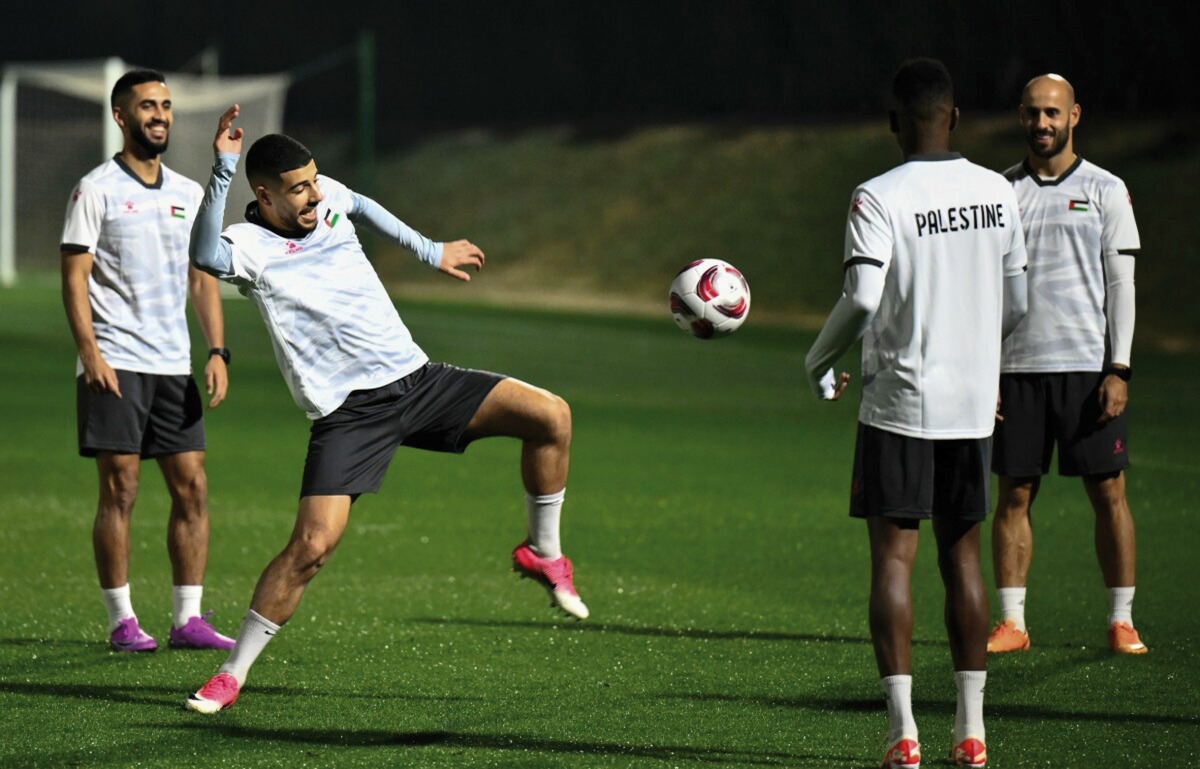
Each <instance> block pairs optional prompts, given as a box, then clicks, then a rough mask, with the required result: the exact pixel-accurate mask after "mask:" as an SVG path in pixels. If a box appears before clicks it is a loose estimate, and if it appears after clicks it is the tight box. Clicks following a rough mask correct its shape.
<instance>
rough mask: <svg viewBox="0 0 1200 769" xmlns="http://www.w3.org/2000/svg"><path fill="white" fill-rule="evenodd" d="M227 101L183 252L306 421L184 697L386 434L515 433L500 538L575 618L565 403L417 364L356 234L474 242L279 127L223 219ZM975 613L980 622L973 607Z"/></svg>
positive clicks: (325, 531)
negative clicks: (247, 571)
mask: <svg viewBox="0 0 1200 769" xmlns="http://www.w3.org/2000/svg"><path fill="white" fill-rule="evenodd" d="M238 114H239V109H238V107H237V105H234V106H233V107H230V108H229V110H227V111H226V112H225V114H224V115H222V116H221V118H220V121H219V123H218V128H217V135H216V138H215V139H214V141H213V149H214V150H215V152H216V163H215V165H214V166H213V172H212V176H211V178H210V180H209V183H208V189H207V191H206V192H205V196H204V202H203V204H202V205H201V208H200V213H199V214H198V215H197V217H196V224H195V225H194V227H193V231H192V243H191V247H190V253H191V256H192V264H194V265H195V266H197V267H199V268H201V269H203V270H205V271H206V272H209V273H210V274H212V275H215V276H217V277H219V278H220V279H221V280H224V281H227V282H229V283H231V284H233V285H235V286H237V288H238V290H239V291H241V292H242V293H243V294H244V295H245V296H247V297H248V298H249V299H250V300H251V301H252V302H253V303H254V305H255V306H256V307H258V309H259V312H260V313H261V315H262V318H263V322H264V324H265V325H266V327H267V332H268V334H269V335H270V337H271V344H272V347H273V348H274V350H275V360H276V362H277V363H278V364H279V370H280V373H281V374H283V377H284V379H285V380H286V382H287V385H288V388H289V389H290V390H291V393H292V398H293V400H295V402H296V405H297V406H299V407H300V408H302V409H303V410H304V411H305V412H306V413H307V414H308V418H309V419H311V420H312V430H311V434H310V436H309V441H308V456H307V458H306V459H305V463H304V475H303V479H302V481H301V484H300V505H299V510H298V511H297V514H296V522H295V525H294V527H293V529H292V535H291V538H290V540H289V541H288V543H287V545H286V546H285V547H284V549H283V551H282V552H280V553H279V555H277V556H276V557H275V558H274V560H272V561H271V562H270V563H269V564H268V565H267V567H266V569H265V570H264V571H263V573H262V576H261V577H260V578H259V581H258V585H257V586H256V587H255V590H254V596H253V598H252V599H251V603H250V610H249V611H248V612H246V617H245V619H244V621H243V622H242V626H241V630H240V631H239V632H238V637H237V645H236V646H235V647H234V649H233V651H232V652H231V653H230V655H229V659H228V660H226V661H225V663H224V664H223V665H221V667H220V669H219V670H218V671H217V674H216V675H214V676H213V677H212V678H211V679H209V681H208V682H207V683H206V684H204V686H202V687H201V688H200V690H199V691H197V692H196V693H195V694H192V695H191V696H190V697H188V699H187V703H186V704H187V707H188V708H190V709H192V710H195V711H198V712H201V713H215V712H217V711H219V710H222V709H224V708H228V707H230V706H232V705H233V704H234V702H235V701H236V700H237V698H238V695H239V693H240V692H241V690H242V687H243V686H244V685H245V683H246V677H247V675H248V674H249V671H250V667H251V665H253V664H254V661H255V660H256V658H257V657H258V655H259V654H260V653H261V652H262V651H263V649H264V648H266V645H267V643H268V642H269V641H270V640H271V639H272V638H273V637H274V636H275V634H276V633H277V632H278V631H279V629H280V627H281V626H282V625H283V624H284V623H286V622H287V621H288V620H289V619H290V618H291V617H292V615H293V613H294V612H295V611H296V607H297V605H298V604H299V603H300V598H301V596H303V594H304V591H305V589H306V588H307V586H308V584H309V582H311V580H312V579H313V578H314V577H315V576H316V575H317V573H318V572H319V571H320V570H321V569H322V567H323V566H324V565H325V563H326V562H327V561H328V560H329V558H330V556H331V555H332V554H333V551H334V548H336V547H337V545H338V542H339V541H340V540H341V537H342V535H343V534H344V533H345V530H346V524H347V522H348V521H349V518H350V510H351V506H352V505H353V504H354V501H355V500H356V499H357V498H358V497H359V495H361V494H369V493H374V492H376V491H378V490H379V488H380V486H381V485H382V483H383V478H384V475H385V473H386V472H387V468H388V465H389V464H390V463H391V461H392V457H393V455H394V454H395V452H396V449H397V448H398V447H400V446H406V447H409V448H417V449H425V450H427V451H445V452H453V453H462V452H464V451H466V449H467V447H468V446H469V445H470V444H471V443H472V442H473V441H475V440H477V439H480V438H488V437H491V436H506V437H512V438H517V439H519V440H520V441H521V444H522V445H521V462H520V475H521V482H522V485H523V486H524V489H525V495H524V496H525V499H524V502H525V512H526V523H527V532H528V538H527V539H526V540H524V541H523V542H521V543H520V544H518V545H517V546H516V548H515V549H514V550H513V553H512V563H513V570H514V571H516V572H517V573H519V574H521V575H522V576H524V577H528V578H531V579H533V580H535V581H536V582H538V583H540V584H541V585H542V587H544V588H545V589H546V590H547V592H549V593H550V597H551V601H552V605H553V606H556V607H558V608H559V609H561V610H562V611H563V612H565V613H566V614H568V615H570V616H572V617H574V618H576V619H586V618H587V616H588V613H589V612H588V607H587V605H586V604H584V602H583V600H582V599H581V598H580V597H579V593H578V592H577V591H576V590H575V585H574V579H573V576H572V575H573V568H572V564H571V561H570V560H569V559H568V558H567V557H566V556H565V555H563V553H562V547H561V543H560V536H559V520H560V517H561V512H562V506H563V499H564V495H565V494H566V482H567V470H568V465H569V464H570V449H571V411H570V408H569V407H568V406H567V403H566V401H564V400H563V399H562V398H560V397H558V396H557V395H554V394H553V393H550V392H548V391H546V390H543V389H541V388H539V387H534V386H532V385H529V384H526V383H524V382H520V381H517V380H516V379H513V378H511V377H506V376H503V375H500V374H494V373H492V372H489V371H477V370H471V369H462V368H458V367H456V366H451V365H448V364H445V363H435V362H431V361H430V360H429V357H428V356H427V355H426V354H425V353H424V351H422V350H421V348H420V347H419V346H417V344H416V343H415V342H414V341H413V338H412V335H411V334H410V333H409V331H408V329H407V328H406V327H405V325H404V322H403V321H402V320H401V319H400V316H399V314H398V313H397V312H396V306H395V304H393V303H392V300H391V298H390V297H389V296H388V293H387V291H386V290H385V289H384V287H383V283H382V282H381V281H380V279H379V276H378V275H377V274H376V272H375V268H374V267H373V266H372V265H371V262H370V261H368V260H367V258H366V255H365V254H364V253H363V248H362V244H361V243H360V242H359V236H358V232H359V228H360V227H361V228H366V229H370V230H372V231H374V232H376V233H378V234H380V235H383V236H384V237H386V238H387V239H388V240H389V241H390V242H392V243H394V244H396V245H399V246H403V247H405V248H406V249H408V250H410V251H412V252H413V253H414V254H416V256H417V257H418V258H419V259H420V260H421V261H423V262H424V263H426V264H427V265H429V266H430V267H433V268H436V269H438V270H439V271H441V272H443V273H445V274H446V275H449V276H451V277H454V278H457V279H459V280H464V281H466V280H470V275H469V274H468V273H467V272H466V270H468V269H471V270H476V271H478V270H479V269H481V268H482V267H483V262H484V255H483V251H481V250H480V249H479V248H478V247H477V246H475V245H474V244H472V243H470V242H468V241H466V240H457V241H452V242H447V243H435V242H433V241H431V240H429V239H428V238H426V237H425V236H423V235H421V234H420V233H419V232H417V231H416V230H414V229H412V228H411V227H409V226H408V225H406V224H405V223H404V222H402V221H400V220H399V219H397V218H396V217H395V216H393V215H392V214H391V213H389V212H388V211H387V210H386V209H384V208H383V206H381V205H379V204H378V203H376V202H375V201H373V200H371V199H370V198H367V197H365V196H363V195H360V194H358V193H357V192H354V191H353V190H351V189H349V188H348V187H346V186H345V185H343V184H341V183H339V182H338V181H337V180H335V179H332V178H330V177H328V176H325V175H323V174H320V173H319V172H318V171H317V163H316V161H315V160H314V159H313V156H312V153H311V152H309V151H308V149H307V148H306V147H305V146H304V145H303V144H301V143H300V142H298V141H296V140H295V139H292V138H291V137H288V136H284V135H282V134H269V135H267V136H263V137H260V138H259V139H258V140H257V141H255V142H254V144H253V145H252V146H251V147H250V150H249V152H247V153H246V178H247V180H248V181H249V183H250V188H251V190H253V193H254V199H253V200H252V201H251V202H250V204H249V205H248V206H247V207H246V213H245V218H246V221H245V222H240V223H238V224H234V225H232V226H230V227H228V228H226V229H225V230H224V232H222V231H221V220H222V214H223V212H224V209H225V200H226V197H227V196H228V193H229V184H230V182H231V181H232V179H233V176H234V172H235V170H236V167H237V161H238V157H239V156H240V155H241V150H242V129H240V128H238V129H232V125H233V121H234V120H235V119H236V118H237V116H238ZM984 623H985V624H984V633H985V634H986V632H987V625H986V616H985V618H984Z"/></svg>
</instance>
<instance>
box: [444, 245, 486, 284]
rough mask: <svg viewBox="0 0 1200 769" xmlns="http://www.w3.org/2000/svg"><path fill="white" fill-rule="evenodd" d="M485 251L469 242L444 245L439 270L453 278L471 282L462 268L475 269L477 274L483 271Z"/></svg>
mask: <svg viewBox="0 0 1200 769" xmlns="http://www.w3.org/2000/svg"><path fill="white" fill-rule="evenodd" d="M483 260H484V256H483V251H481V250H480V249H479V246H477V245H475V244H474V243H472V242H471V241H469V240H455V241H452V242H450V243H444V244H442V263H441V264H440V265H438V269H439V270H441V271H442V272H444V273H446V274H447V275H449V276H450V277H452V278H458V279H459V280H466V281H469V280H470V279H471V276H470V275H468V274H467V273H466V272H465V271H464V270H462V269H461V268H463V267H467V268H470V267H474V268H475V272H479V271H480V270H482V269H483Z"/></svg>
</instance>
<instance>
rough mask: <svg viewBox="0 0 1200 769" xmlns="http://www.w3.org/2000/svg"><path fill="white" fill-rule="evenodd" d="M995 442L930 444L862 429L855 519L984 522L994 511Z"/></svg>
mask: <svg viewBox="0 0 1200 769" xmlns="http://www.w3.org/2000/svg"><path fill="white" fill-rule="evenodd" d="M991 451H992V439H991V438H990V437H988V438H958V439H950V440H930V439H926V438H911V437H909V436H906V435H899V434H897V433H893V432H888V431H887V430H880V429H879V428H877V427H871V426H869V425H864V424H862V423H861V422H860V423H859V425H858V440H857V441H856V443H855V445H854V476H853V479H852V480H851V483H850V515H852V516H853V517H855V518H873V517H876V516H883V517H885V518H900V519H906V520H909V521H912V522H914V524H915V522H916V521H920V520H927V519H930V518H939V519H953V520H962V521H982V520H983V519H984V518H986V517H987V513H988V510H989V509H990V508H991V499H990V486H989V483H990V481H991V474H990V473H989V472H988V461H989V459H990V458H991Z"/></svg>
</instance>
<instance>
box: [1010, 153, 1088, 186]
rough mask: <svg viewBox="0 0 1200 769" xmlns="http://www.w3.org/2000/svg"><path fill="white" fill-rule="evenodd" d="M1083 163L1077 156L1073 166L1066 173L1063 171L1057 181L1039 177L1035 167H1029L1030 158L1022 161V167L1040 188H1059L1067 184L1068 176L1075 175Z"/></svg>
mask: <svg viewBox="0 0 1200 769" xmlns="http://www.w3.org/2000/svg"><path fill="white" fill-rule="evenodd" d="M1082 162H1083V158H1081V157H1079V156H1078V155H1076V156H1075V162H1074V163H1072V164H1071V167H1070V168H1068V169H1067V170H1066V171H1063V173H1062V176H1059V177H1058V178H1057V179H1043V178H1042V177H1040V176H1038V174H1037V171H1034V170H1033V166H1031V165H1029V158H1028V157H1026V158H1025V159H1024V160H1022V161H1021V167H1022V168H1024V169H1025V174H1026V175H1027V176H1028V177H1029V178H1030V179H1033V183H1034V184H1036V185H1037V186H1039V187H1057V186H1058V185H1060V184H1062V183H1063V182H1065V181H1066V180H1067V177H1068V176H1070V175H1071V174H1073V173H1075V169H1076V168H1079V164H1080V163H1082Z"/></svg>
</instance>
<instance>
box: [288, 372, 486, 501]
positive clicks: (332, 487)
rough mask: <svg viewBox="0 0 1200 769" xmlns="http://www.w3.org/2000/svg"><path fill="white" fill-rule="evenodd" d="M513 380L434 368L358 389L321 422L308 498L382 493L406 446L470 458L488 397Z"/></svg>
mask: <svg viewBox="0 0 1200 769" xmlns="http://www.w3.org/2000/svg"><path fill="white" fill-rule="evenodd" d="M504 378H505V377H504V376H502V375H500V374H493V373H492V372H490V371H476V370H474V369H462V368H458V367H457V366H451V365H449V364H446V363H426V364H425V365H424V366H422V367H421V368H419V369H417V370H416V371H414V372H413V373H411V374H409V375H408V376H406V377H404V378H403V379H398V380H396V381H395V382H392V383H391V384H389V385H384V386H383V387H377V388H375V389H373V390H355V391H354V392H352V393H350V395H349V396H348V397H347V398H346V400H345V402H344V403H342V405H341V406H339V407H338V409H337V410H336V411H334V412H333V413H332V414H329V415H328V416H325V417H322V418H321V419H318V420H317V421H315V422H313V425H312V434H311V435H310V437H309V439H308V458H307V459H305V461H304V480H303V482H302V483H301V485H300V496H301V497H310V496H316V495H322V496H324V495H335V494H338V495H340V494H348V495H350V496H357V495H359V494H365V493H368V492H375V491H378V490H379V487H380V486H381V485H382V484H383V476H384V474H385V473H386V472H387V467H388V463H389V462H391V461H392V455H393V454H395V453H396V447H397V446H400V445H405V446H411V447H413V448H418V449H427V450H429V451H448V452H455V453H462V452H463V451H465V450H466V448H467V444H468V443H469V441H465V440H464V438H463V433H464V432H466V429H467V425H469V424H470V423H471V418H472V417H474V416H475V412H476V411H478V410H479V406H480V404H482V403H483V399H484V398H486V397H487V395H488V393H490V392H491V391H492V388H493V387H495V386H496V385H497V384H499V383H500V382H501V381H502V380H503V379H504Z"/></svg>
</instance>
